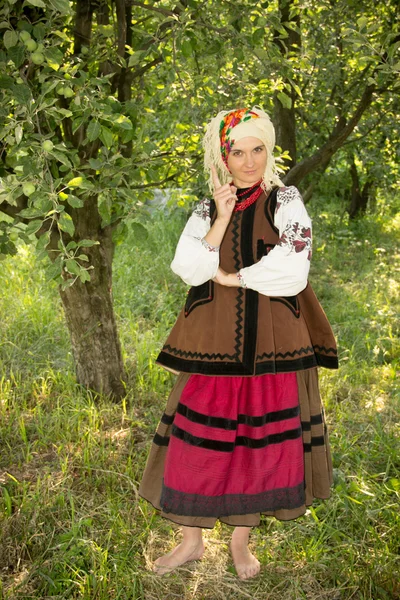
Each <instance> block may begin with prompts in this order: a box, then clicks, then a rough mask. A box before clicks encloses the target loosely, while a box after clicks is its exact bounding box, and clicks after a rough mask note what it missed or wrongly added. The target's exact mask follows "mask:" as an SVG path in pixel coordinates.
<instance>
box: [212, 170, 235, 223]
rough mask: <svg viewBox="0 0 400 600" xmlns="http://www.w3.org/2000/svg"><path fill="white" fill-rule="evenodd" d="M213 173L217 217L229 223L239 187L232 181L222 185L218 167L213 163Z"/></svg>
mask: <svg viewBox="0 0 400 600" xmlns="http://www.w3.org/2000/svg"><path fill="white" fill-rule="evenodd" d="M211 174H212V179H213V183H214V194H213V197H214V201H215V204H216V207H217V219H219V220H221V221H225V222H227V223H229V221H230V219H231V216H232V212H233V209H234V208H235V205H236V202H237V197H236V190H237V188H236V187H235V186H234V185H231V184H230V183H225V185H221V183H220V180H219V178H218V173H217V169H216V168H215V167H214V165H212V167H211Z"/></svg>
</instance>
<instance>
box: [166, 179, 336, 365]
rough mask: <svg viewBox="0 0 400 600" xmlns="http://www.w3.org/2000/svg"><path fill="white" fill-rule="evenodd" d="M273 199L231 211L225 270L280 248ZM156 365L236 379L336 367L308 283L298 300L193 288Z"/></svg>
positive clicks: (223, 262)
mask: <svg viewBox="0 0 400 600" xmlns="http://www.w3.org/2000/svg"><path fill="white" fill-rule="evenodd" d="M276 194H277V189H275V190H274V191H273V192H271V193H270V194H269V196H268V198H266V196H265V194H262V195H261V196H260V198H259V199H258V200H257V202H255V203H254V204H253V205H251V206H249V207H248V208H246V209H245V210H244V211H238V212H235V213H233V216H232V219H231V221H230V223H229V226H228V228H227V231H226V234H225V236H224V239H223V242H222V244H221V248H220V265H221V268H222V269H224V270H225V271H227V272H228V273H235V272H237V271H238V270H239V269H241V268H242V267H249V266H251V265H252V264H254V263H255V262H257V261H259V260H260V259H261V258H262V256H264V255H265V254H268V252H269V251H270V250H271V249H272V248H273V247H274V246H275V245H276V244H277V243H278V240H279V232H278V230H277V229H276V227H275V226H274V213H275V207H276ZM212 204H213V203H212ZM157 362H158V363H159V364H160V365H163V366H165V367H167V368H169V369H173V370H175V371H181V372H184V373H198V374H203V375H239V376H249V375H262V374H264V373H282V372H285V373H287V372H290V371H301V370H303V369H310V368H312V367H315V366H318V365H321V366H323V367H328V368H330V369H336V368H337V367H338V360H337V350H336V342H335V338H334V336H333V333H332V329H331V327H330V325H329V322H328V319H327V317H326V315H325V313H324V311H323V309H322V307H321V305H320V304H319V302H318V300H317V298H316V296H315V294H314V292H313V290H312V288H311V286H310V284H308V285H307V287H306V288H305V290H303V291H302V292H301V293H300V294H298V295H297V296H291V297H281V296H278V297H272V296H264V295H263V294H259V293H258V292H255V291H254V290H250V289H243V288H234V287H226V286H223V285H218V284H216V283H214V282H212V281H207V282H206V283H203V284H202V285H199V286H195V287H192V288H190V290H189V292H188V295H187V299H186V304H185V307H184V309H183V310H182V311H181V313H180V314H179V316H178V319H177V321H176V323H175V325H174V327H173V328H172V331H171V333H170V335H169V336H168V339H167V341H166V342H165V345H164V347H163V349H162V351H161V352H160V354H159V356H158V358H157Z"/></svg>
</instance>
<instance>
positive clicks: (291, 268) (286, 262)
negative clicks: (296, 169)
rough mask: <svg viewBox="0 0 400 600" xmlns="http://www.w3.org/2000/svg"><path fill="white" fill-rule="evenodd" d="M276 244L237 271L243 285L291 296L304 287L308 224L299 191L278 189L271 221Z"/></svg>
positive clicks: (269, 292)
mask: <svg viewBox="0 0 400 600" xmlns="http://www.w3.org/2000/svg"><path fill="white" fill-rule="evenodd" d="M274 224H275V227H276V228H277V229H278V231H279V242H278V243H277V245H276V246H275V247H274V248H273V249H272V250H271V251H270V252H269V253H268V254H267V255H266V256H263V257H262V258H261V260H260V261H259V262H258V263H255V264H254V265H252V266H251V267H246V268H244V269H241V270H240V274H241V275H242V277H243V281H244V283H245V285H246V286H247V287H248V288H250V289H253V290H256V291H257V292H259V293H261V294H264V295H266V296H295V295H296V294H299V293H300V292H301V291H302V290H303V289H304V288H305V287H306V285H307V278H308V272H309V269H310V258H311V221H310V218H309V216H308V214H307V211H306V208H305V206H304V203H303V199H302V197H301V195H300V192H299V191H298V190H297V188H295V187H294V186H291V187H289V188H280V190H279V191H278V197H277V204H276V210H275V218H274Z"/></svg>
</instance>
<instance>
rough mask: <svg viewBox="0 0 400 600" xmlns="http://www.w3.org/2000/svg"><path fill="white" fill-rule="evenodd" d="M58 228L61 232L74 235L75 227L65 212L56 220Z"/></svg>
mask: <svg viewBox="0 0 400 600" xmlns="http://www.w3.org/2000/svg"><path fill="white" fill-rule="evenodd" d="M58 226H59V228H60V229H61V230H62V231H65V232H66V233H69V235H70V236H73V235H74V233H75V225H74V222H73V220H72V218H71V217H70V216H69V214H67V213H66V212H62V213H61V215H60V217H59V219H58Z"/></svg>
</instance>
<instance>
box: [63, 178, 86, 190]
mask: <svg viewBox="0 0 400 600" xmlns="http://www.w3.org/2000/svg"><path fill="white" fill-rule="evenodd" d="M82 181H83V177H73V178H72V179H71V180H70V181H68V183H67V187H70V188H74V187H80V186H81V185H82Z"/></svg>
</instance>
